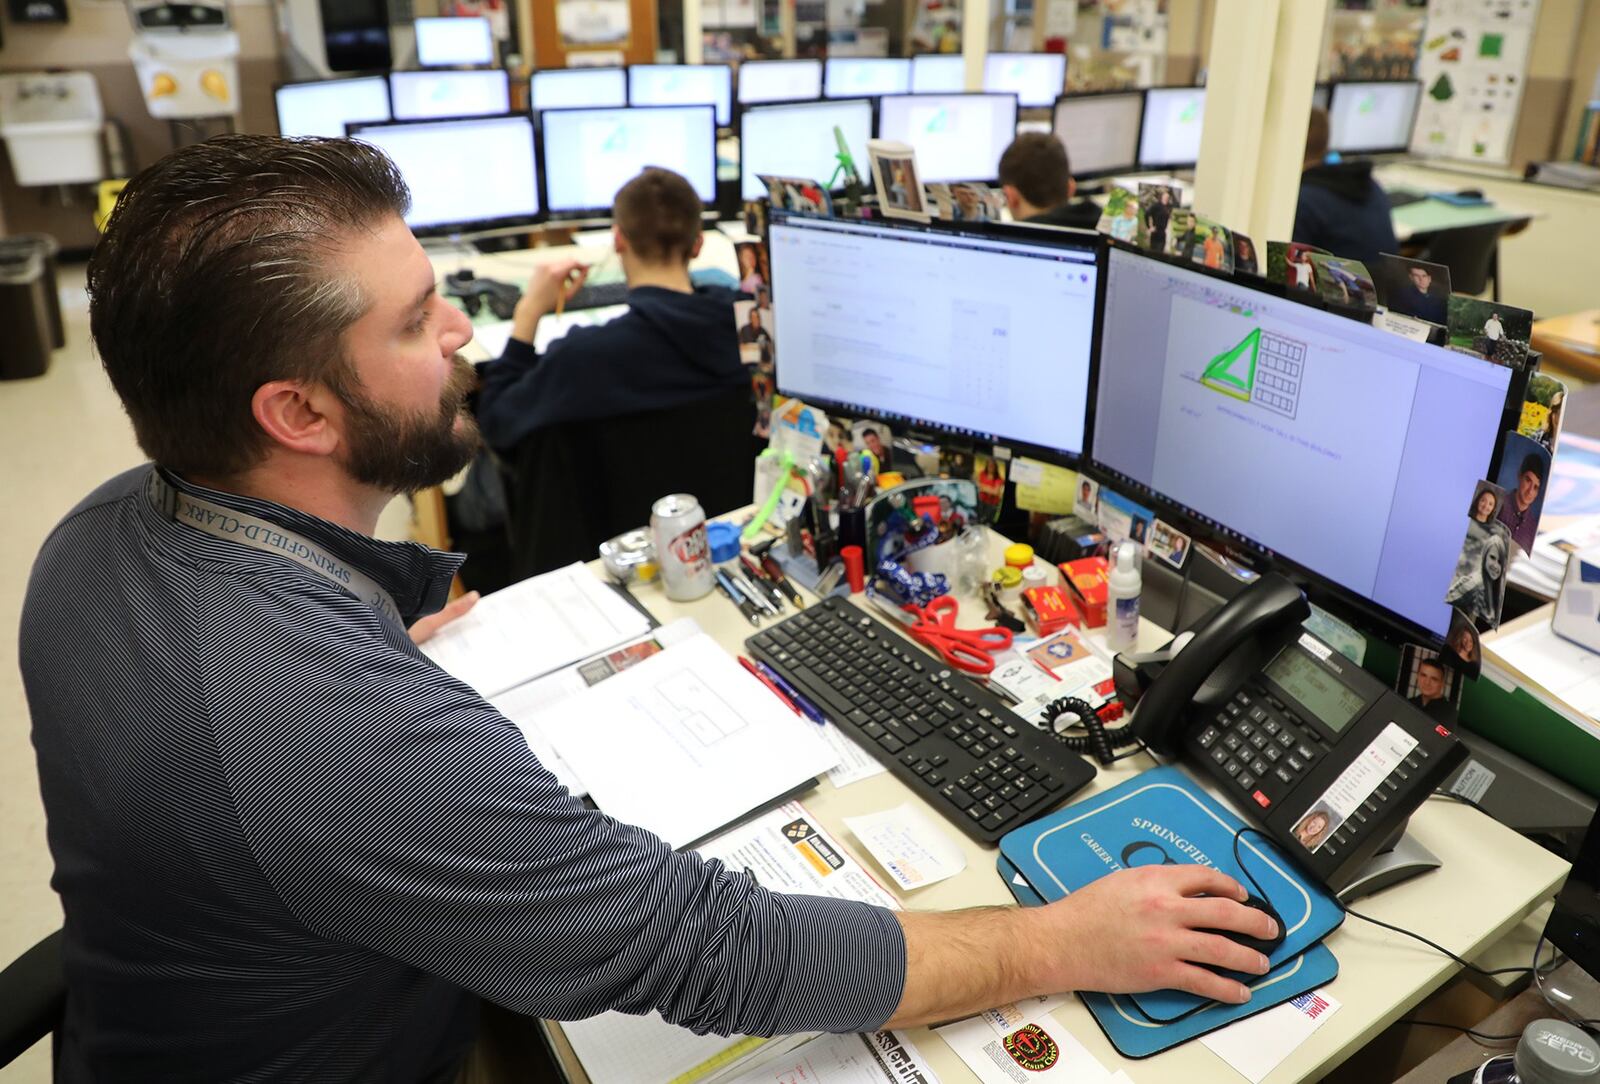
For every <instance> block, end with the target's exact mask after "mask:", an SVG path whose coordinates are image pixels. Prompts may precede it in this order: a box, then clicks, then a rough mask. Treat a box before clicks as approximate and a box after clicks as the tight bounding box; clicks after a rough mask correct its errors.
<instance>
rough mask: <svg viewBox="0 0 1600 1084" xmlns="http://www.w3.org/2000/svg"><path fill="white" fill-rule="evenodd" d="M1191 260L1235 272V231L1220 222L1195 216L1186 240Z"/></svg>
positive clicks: (1223, 270)
mask: <svg viewBox="0 0 1600 1084" xmlns="http://www.w3.org/2000/svg"><path fill="white" fill-rule="evenodd" d="M1184 247H1185V248H1186V249H1187V251H1188V257H1189V262H1191V263H1197V264H1199V265H1200V266H1201V267H1208V268H1210V269H1211V270H1213V271H1221V272H1224V273H1225V274H1232V273H1233V233H1232V232H1231V231H1230V230H1229V229H1228V227H1226V226H1224V225H1223V224H1222V223H1220V222H1213V221H1211V219H1209V218H1201V217H1199V216H1198V215H1197V216H1195V220H1194V227H1193V228H1192V229H1191V230H1190V231H1189V236H1188V239H1187V240H1186V241H1185V242H1184Z"/></svg>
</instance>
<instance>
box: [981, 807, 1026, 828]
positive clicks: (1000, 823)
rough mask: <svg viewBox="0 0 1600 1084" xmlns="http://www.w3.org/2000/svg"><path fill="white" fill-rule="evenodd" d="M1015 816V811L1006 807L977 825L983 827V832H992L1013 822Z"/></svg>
mask: <svg viewBox="0 0 1600 1084" xmlns="http://www.w3.org/2000/svg"><path fill="white" fill-rule="evenodd" d="M1016 816H1017V811H1016V810H1015V809H1012V808H1011V807H1010V806H1006V808H1005V810H1004V811H1000V810H996V811H995V812H993V813H990V814H989V815H988V816H987V817H985V818H983V820H981V821H979V822H978V823H979V824H980V825H982V826H983V829H984V831H986V832H993V831H995V830H996V829H999V828H1004V827H1005V826H1006V825H1007V824H1008V823H1010V822H1011V821H1012V820H1014V819H1015V818H1016Z"/></svg>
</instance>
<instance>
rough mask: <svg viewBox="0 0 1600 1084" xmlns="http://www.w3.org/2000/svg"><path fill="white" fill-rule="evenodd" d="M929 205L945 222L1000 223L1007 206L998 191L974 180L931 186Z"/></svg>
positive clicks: (929, 186) (929, 189)
mask: <svg viewBox="0 0 1600 1084" xmlns="http://www.w3.org/2000/svg"><path fill="white" fill-rule="evenodd" d="M928 202H929V203H930V204H931V205H932V206H933V211H934V214H935V216H937V217H938V218H939V219H941V220H942V221H945V222H999V221H1000V220H1001V212H1002V211H1003V210H1004V208H1005V205H1006V201H1005V197H1004V196H1002V195H1001V194H1000V193H999V192H998V191H996V190H995V189H993V188H990V187H989V186H988V185H986V184H978V183H977V182H975V181H962V182H960V183H958V184H930V185H928Z"/></svg>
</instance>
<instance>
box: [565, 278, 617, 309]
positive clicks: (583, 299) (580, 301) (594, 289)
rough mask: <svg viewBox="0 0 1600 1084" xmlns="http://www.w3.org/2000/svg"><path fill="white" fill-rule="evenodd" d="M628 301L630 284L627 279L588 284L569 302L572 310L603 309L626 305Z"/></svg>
mask: <svg viewBox="0 0 1600 1084" xmlns="http://www.w3.org/2000/svg"><path fill="white" fill-rule="evenodd" d="M627 301H628V283H627V280H625V279H617V280H616V281H614V282H587V283H584V284H583V285H582V286H580V287H578V292H577V293H575V294H573V295H572V297H571V298H569V299H568V300H567V308H568V309H569V310H571V309H603V308H606V307H607V306H610V305H624V304H627Z"/></svg>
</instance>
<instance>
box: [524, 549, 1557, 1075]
mask: <svg viewBox="0 0 1600 1084" xmlns="http://www.w3.org/2000/svg"><path fill="white" fill-rule="evenodd" d="M990 541H991V548H992V551H993V552H992V554H991V558H992V561H993V563H994V564H995V565H998V564H999V563H1000V552H1001V550H1002V549H1003V546H1004V540H1002V539H1000V538H999V536H997V535H994V534H993V533H992V532H991V535H990ZM595 571H596V575H599V574H600V572H599V570H598V567H596V568H595ZM633 591H634V595H635V597H636V598H637V599H638V600H639V602H640V603H642V604H643V605H644V606H645V607H647V608H648V609H649V610H650V611H651V613H653V614H654V615H655V616H656V617H657V618H658V619H660V620H661V621H662V622H666V621H670V620H673V619H676V618H679V617H692V618H694V619H695V621H697V622H698V623H699V625H700V627H701V628H702V629H704V630H705V631H706V632H707V633H709V634H710V635H711V636H713V637H714V638H715V639H716V640H717V641H718V642H719V643H721V644H722V645H723V646H724V647H725V648H727V649H728V650H729V651H740V650H742V645H743V642H744V640H745V638H746V637H747V636H749V635H750V634H751V633H752V631H753V630H752V629H751V627H750V625H749V624H748V623H747V622H746V621H745V619H744V618H743V617H742V616H741V615H740V614H739V612H738V611H737V610H736V609H734V608H733V607H732V606H731V605H730V604H729V603H728V601H727V600H726V599H725V598H723V597H722V596H720V595H719V594H717V593H715V592H713V593H712V594H711V595H709V596H707V597H706V598H703V599H700V600H697V601H695V602H691V603H676V602H672V601H670V600H668V599H667V598H666V596H665V595H664V594H663V593H662V591H661V589H660V587H659V586H658V585H649V586H635V587H634V589H633ZM808 598H809V595H808ZM856 598H857V600H858V601H860V600H861V599H862V596H859V595H858V596H856ZM976 605H977V603H975V602H973V603H970V604H969V603H968V602H967V601H966V600H963V605H962V612H963V613H964V614H972V613H973V612H974V609H973V607H975V606H976ZM976 612H978V613H981V612H982V611H981V610H977V611H976ZM1164 639H1165V637H1164V635H1163V634H1162V633H1161V631H1160V630H1159V629H1157V628H1156V627H1155V626H1154V625H1151V624H1149V623H1148V622H1146V623H1145V625H1144V627H1143V628H1142V629H1141V633H1140V646H1141V647H1145V648H1152V647H1155V646H1157V645H1159V644H1160V643H1161V642H1162V641H1163V640H1164ZM907 643H908V644H912V641H909V640H908V641H907ZM913 646H914V647H915V648H916V649H917V650H921V648H920V646H917V645H914V644H913ZM1150 766H1151V764H1150V761H1149V758H1148V757H1144V756H1138V757H1133V758H1130V759H1129V760H1127V761H1125V762H1123V763H1121V764H1118V765H1116V766H1115V767H1114V768H1111V769H1104V768H1103V769H1101V771H1100V774H1099V776H1098V777H1097V779H1096V780H1095V781H1094V782H1093V783H1091V784H1090V786H1089V787H1088V788H1086V789H1085V790H1084V791H1082V792H1080V793H1079V794H1078V795H1076V796H1075V797H1076V798H1083V797H1087V796H1088V795H1090V794H1093V793H1095V792H1096V791H1098V790H1103V789H1105V788H1107V787H1110V786H1114V785H1116V784H1117V783H1120V782H1122V781H1123V780H1125V779H1127V778H1129V777H1130V776H1131V775H1133V774H1135V773H1136V772H1138V771H1140V770H1142V769H1144V768H1147V767H1150ZM800 800H801V801H802V802H803V803H804V804H805V806H806V808H807V809H808V810H810V812H811V813H812V814H813V815H814V816H816V817H817V818H818V819H820V820H821V821H822V823H823V824H824V825H826V827H827V830H828V831H829V832H830V833H831V834H833V835H834V837H835V838H836V839H838V840H839V841H840V842H841V843H842V844H843V845H844V846H845V847H847V848H849V849H850V850H851V851H852V852H853V853H855V855H856V856H857V858H858V859H860V860H861V861H862V863H863V865H865V866H866V867H867V868H868V869H871V870H872V871H873V873H874V875H875V876H877V877H878V878H879V880H880V881H881V882H882V883H884V884H885V886H886V887H887V886H889V885H890V884H891V882H890V881H889V878H888V877H887V876H885V875H884V874H882V872H881V871H879V870H878V869H877V868H876V867H875V865H874V863H873V862H872V859H871V858H870V857H869V856H867V855H866V854H865V852H864V850H863V849H862V848H861V847H859V846H858V845H857V844H856V842H855V839H854V837H853V836H852V835H851V834H850V833H849V831H848V830H847V829H846V828H845V826H844V823H843V819H842V818H844V817H848V816H855V815H858V814H863V813H869V812H876V811H879V810H884V809H888V808H891V807H893V806H896V805H899V804H900V803H901V802H904V801H907V800H910V801H912V802H922V799H921V798H920V797H916V796H914V795H913V794H912V792H911V791H910V790H909V789H908V788H907V787H906V786H905V785H904V784H902V783H900V782H899V781H898V780H896V779H895V778H894V777H893V776H891V775H887V774H885V775H879V776H874V777H873V778H871V779H867V780H862V781H861V782H858V783H853V784H851V785H849V786H847V787H844V788H842V789H835V788H834V787H833V785H832V784H831V783H829V782H827V781H826V780H824V781H823V782H822V783H821V784H820V785H819V787H818V788H817V789H816V790H815V791H812V792H810V793H808V794H806V795H803V796H802V797H801V799H800ZM923 805H924V812H926V813H927V814H928V815H929V817H930V818H931V819H933V820H934V821H935V822H937V823H939V824H941V825H944V826H946V827H947V832H948V835H949V837H950V838H951V839H952V840H955V841H958V842H959V843H960V845H961V847H962V850H963V851H964V852H965V854H966V858H967V868H966V869H965V870H963V871H962V872H961V873H960V874H958V875H957V876H955V877H952V878H950V879H949V880H947V881H942V882H940V883H938V884H935V885H930V886H928V887H927V888H923V889H918V890H916V891H915V892H911V893H900V892H896V896H897V897H898V898H899V899H900V901H901V903H902V904H903V905H904V906H905V907H906V908H907V909H908V910H918V911H921V910H945V909H952V908H959V907H972V906H979V905H985V904H991V905H992V904H1010V903H1011V902H1012V897H1011V894H1010V893H1009V892H1008V891H1007V890H1006V887H1005V884H1004V882H1002V881H1001V879H1000V877H999V875H998V874H997V873H996V872H995V867H994V861H995V856H996V853H997V852H996V850H995V849H994V848H989V847H983V846H980V845H979V844H976V843H974V842H972V841H971V840H969V839H968V838H967V837H966V836H964V835H961V834H960V832H959V831H958V830H957V829H956V828H955V826H954V825H952V824H950V823H949V822H948V821H947V820H946V819H945V818H944V815H943V812H942V811H941V810H939V809H937V808H935V807H933V806H931V805H927V804H926V803H923ZM1411 830H1412V831H1413V832H1414V833H1415V834H1416V836H1417V838H1418V839H1419V840H1420V841H1421V842H1422V843H1423V844H1424V845H1425V846H1427V847H1428V848H1429V849H1430V850H1432V851H1433V852H1434V853H1435V854H1437V855H1438V856H1439V857H1440V858H1441V859H1443V861H1444V868H1443V869H1440V870H1438V871H1436V872H1434V873H1431V874H1428V875H1427V876H1425V877H1422V878H1419V879H1417V880H1415V881H1412V882H1411V883H1409V884H1404V885H1400V886H1398V887H1396V888H1392V889H1389V890H1387V891H1385V892H1382V893H1380V894H1379V895H1378V896H1376V897H1374V898H1372V899H1370V900H1367V901H1363V902H1362V903H1361V904H1358V905H1357V908H1358V909H1359V910H1363V911H1365V912H1366V913H1367V914H1370V915H1372V916H1373V917H1374V918H1380V919H1383V920H1384V921H1386V922H1391V923H1394V924H1395V925H1398V926H1401V927H1403V928H1405V929H1411V930H1416V931H1418V932H1419V933H1422V934H1424V935H1425V936H1428V937H1430V938H1432V939H1433V940H1435V941H1438V942H1439V943H1440V944H1442V945H1444V946H1445V947H1446V948H1449V949H1450V950H1451V951H1453V952H1455V953H1457V954H1459V955H1461V956H1464V957H1466V958H1468V959H1471V958H1472V957H1473V956H1475V955H1476V954H1477V953H1479V952H1481V951H1483V950H1484V949H1486V948H1488V947H1489V946H1492V945H1494V944H1495V943H1496V942H1497V941H1498V940H1500V939H1501V938H1502V937H1504V936H1505V935H1506V934H1507V933H1508V932H1509V931H1511V930H1512V929H1513V928H1514V927H1516V926H1517V925H1518V924H1519V923H1521V922H1522V920H1523V918H1524V917H1525V916H1526V915H1527V914H1528V913H1529V912H1530V911H1532V910H1533V909H1534V908H1536V907H1537V906H1539V904H1540V902H1541V901H1542V900H1544V899H1546V898H1548V897H1549V896H1551V895H1552V894H1553V893H1554V892H1555V889H1556V887H1557V886H1558V885H1559V884H1560V882H1561V880H1562V878H1563V877H1564V876H1565V875H1566V871H1567V864H1566V863H1565V862H1562V861H1561V860H1560V859H1558V858H1556V857H1555V856H1553V855H1551V854H1549V853H1548V852H1546V851H1545V850H1543V849H1542V848H1540V847H1538V846H1536V845H1535V844H1532V843H1529V842H1528V841H1526V840H1524V839H1523V838H1522V837H1520V836H1518V835H1516V834H1515V833H1514V832H1512V831H1510V830H1509V829H1506V828H1503V827H1502V826H1501V825H1499V824H1498V823H1496V822H1495V821H1493V820H1491V819H1490V818H1488V817H1486V816H1484V815H1483V814H1481V813H1479V812H1478V811H1477V810H1475V809H1472V808H1470V807H1468V806H1465V805H1461V804H1459V803H1456V802H1449V801H1443V800H1431V801H1429V802H1427V803H1425V804H1424V806H1423V807H1422V809H1421V810H1419V811H1418V812H1417V814H1416V815H1415V816H1414V817H1413V818H1412V822H1411ZM892 890H893V889H892V888H891V891H892ZM1328 945H1329V947H1330V948H1331V949H1332V950H1333V952H1334V954H1335V955H1336V956H1337V957H1338V958H1339V963H1340V972H1341V973H1340V977H1339V978H1338V980H1337V981H1335V982H1334V983H1333V984H1332V985H1331V986H1330V987H1329V988H1328V989H1329V992H1330V993H1331V994H1332V995H1333V996H1334V997H1335V998H1337V999H1338V1000H1339V1001H1340V1002H1341V1003H1342V1006H1343V1007H1342V1008H1341V1009H1340V1010H1339V1012H1337V1013H1336V1014H1335V1015H1334V1016H1332V1017H1331V1018H1330V1019H1329V1020H1328V1021H1327V1022H1326V1023H1325V1024H1324V1025H1323V1026H1322V1028H1321V1029H1320V1030H1318V1031H1317V1032H1316V1034H1315V1035H1313V1036H1312V1037H1311V1039H1310V1040H1309V1041H1308V1042H1307V1043H1306V1044H1305V1045H1304V1046H1302V1047H1301V1048H1300V1049H1299V1050H1297V1051H1295V1053H1294V1054H1292V1055H1291V1056H1290V1057H1289V1058H1288V1060H1286V1061H1285V1062H1284V1063H1283V1064H1282V1065H1280V1066H1279V1067H1278V1069H1277V1070H1275V1071H1274V1072H1273V1073H1272V1074H1271V1075H1270V1076H1269V1077H1268V1078H1267V1080H1268V1082H1270V1084H1286V1082H1288V1081H1300V1080H1316V1079H1317V1078H1318V1077H1319V1076H1321V1075H1322V1074H1323V1073H1325V1072H1327V1071H1328V1070H1329V1069H1331V1068H1332V1067H1333V1066H1335V1065H1337V1064H1339V1063H1340V1062H1342V1061H1343V1060H1344V1059H1345V1058H1347V1057H1349V1056H1350V1055H1351V1054H1352V1053H1354V1052H1355V1051H1357V1050H1359V1049H1360V1048H1361V1047H1362V1046H1363V1045H1365V1044H1366V1043H1367V1042H1368V1041H1369V1040H1371V1039H1372V1038H1373V1037H1374V1036H1375V1035H1377V1034H1378V1033H1379V1032H1380V1031H1382V1030H1383V1029H1384V1028H1385V1027H1387V1026H1388V1025H1389V1024H1391V1023H1393V1022H1394V1021H1395V1020H1397V1019H1399V1018H1400V1017H1401V1016H1403V1015H1404V1014H1405V1013H1406V1012H1407V1011H1409V1010H1410V1009H1411V1008H1412V1007H1414V1006H1415V1005H1416V1004H1417V1003H1418V1002H1420V1001H1421V1000H1422V999H1423V998H1425V997H1426V996H1427V995H1428V994H1430V993H1431V992H1432V991H1433V990H1435V989H1436V988H1437V987H1439V986H1440V985H1442V984H1443V983H1444V982H1445V981H1446V980H1447V979H1449V978H1450V977H1451V976H1453V975H1454V974H1455V972H1456V971H1457V968H1456V965H1455V964H1453V963H1451V962H1450V961H1449V960H1448V959H1446V958H1445V957H1443V956H1441V955H1439V954H1438V953H1436V952H1434V951H1433V950H1432V949H1429V948H1427V947H1425V946H1423V945H1420V944H1418V943H1416V942H1414V941H1411V940H1410V939H1408V938H1404V937H1401V936H1399V935H1397V934H1392V933H1389V932H1388V931H1386V930H1382V929H1379V928H1378V927H1376V926H1372V925H1369V924H1367V923H1364V922H1362V921H1360V920H1359V919H1354V918H1351V919H1347V920H1346V922H1345V924H1344V926H1343V927H1342V928H1341V929H1339V930H1338V931H1336V932H1335V933H1334V934H1333V935H1332V936H1331V937H1330V938H1329V939H1328ZM1056 1018H1057V1020H1058V1021H1059V1022H1060V1023H1061V1024H1063V1025H1064V1026H1065V1027H1066V1028H1067V1029H1068V1030H1070V1031H1071V1032H1072V1033H1073V1034H1074V1035H1075V1036H1076V1037H1077V1038H1078V1039H1079V1040H1081V1041H1082V1042H1083V1043H1084V1044H1085V1045H1086V1046H1087V1047H1088V1048H1089V1050H1090V1051H1091V1052H1092V1053H1093V1054H1094V1055H1095V1057H1097V1058H1099V1059H1100V1061H1101V1062H1102V1063H1103V1064H1104V1065H1106V1066H1107V1067H1108V1068H1112V1069H1115V1068H1116V1067H1118V1066H1121V1067H1123V1068H1126V1069H1127V1070H1128V1072H1129V1075H1130V1076H1132V1077H1133V1079H1134V1080H1135V1081H1137V1082H1138V1084H1169V1082H1170V1084H1194V1082H1197V1081H1211V1080H1231V1079H1237V1075H1236V1074H1235V1073H1234V1072H1233V1070H1232V1069H1231V1068H1230V1067H1228V1065H1227V1064H1226V1063H1224V1062H1223V1061H1221V1060H1220V1059H1219V1058H1217V1057H1216V1056H1215V1055H1213V1054H1212V1053H1211V1051H1210V1050H1208V1049H1206V1047H1204V1046H1202V1045H1201V1044H1200V1043H1198V1042H1191V1043H1187V1044H1185V1045H1183V1046H1181V1047H1178V1048H1177V1049H1174V1050H1171V1051H1168V1052H1166V1053H1164V1054H1160V1055H1157V1056H1155V1057H1152V1058H1147V1059H1144V1060H1141V1061H1137V1062H1135V1061H1127V1060H1125V1059H1122V1058H1120V1057H1119V1056H1118V1055H1117V1054H1116V1052H1115V1050H1114V1049H1113V1048H1112V1046H1111V1044H1110V1043H1109V1042H1107V1041H1106V1039H1105V1037H1104V1036H1103V1035H1102V1034H1101V1032H1100V1029H1099V1027H1098V1026H1097V1025H1096V1024H1095V1022H1094V1019H1093V1018H1092V1017H1091V1016H1090V1015H1089V1012H1088V1010H1087V1009H1086V1008H1084V1006H1083V1005H1082V1003H1081V1002H1079V1001H1078V1000H1077V999H1073V1000H1071V1001H1070V1002H1069V1003H1068V1004H1067V1005H1065V1006H1063V1007H1062V1008H1061V1009H1060V1010H1058V1011H1057V1013H1056ZM547 1026H548V1027H549V1029H550V1034H551V1037H552V1041H553V1043H554V1045H555V1047H556V1049H557V1051H558V1054H559V1055H560V1057H561V1058H562V1061H563V1067H564V1068H565V1069H566V1070H567V1071H568V1074H569V1076H571V1077H572V1079H574V1080H580V1081H582V1080H587V1079H588V1077H587V1076H586V1075H585V1074H584V1073H583V1072H582V1069H581V1067H580V1066H579V1065H578V1063H577V1061H576V1058H574V1057H573V1055H572V1053H571V1048H570V1047H569V1046H567V1044H566V1043H565V1040H564V1038H563V1037H562V1036H561V1035H560V1033H559V1032H560V1029H559V1025H547ZM912 1034H913V1037H914V1041H915V1042H916V1044H917V1046H918V1048H919V1049H921V1051H922V1052H923V1054H924V1055H926V1057H927V1059H928V1061H929V1063H930V1065H931V1066H932V1068H933V1070H934V1071H935V1072H936V1073H937V1074H938V1076H939V1079H940V1080H941V1081H943V1082H944V1084H965V1082H971V1081H974V1080H976V1077H974V1075H973V1074H972V1073H971V1072H970V1071H969V1070H968V1069H967V1068H966V1066H965V1064H964V1063H963V1062H962V1061H961V1060H960V1058H958V1057H957V1056H956V1055H955V1053H954V1052H953V1051H952V1050H950V1049H949V1048H948V1047H947V1046H946V1045H945V1044H944V1042H943V1041H942V1040H940V1039H939V1038H938V1037H937V1036H935V1035H933V1034H932V1033H931V1032H929V1031H928V1030H926V1029H919V1030H917V1031H915V1032H913V1033H912ZM596 1084H608V1082H596ZM630 1084H631V1082H630Z"/></svg>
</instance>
